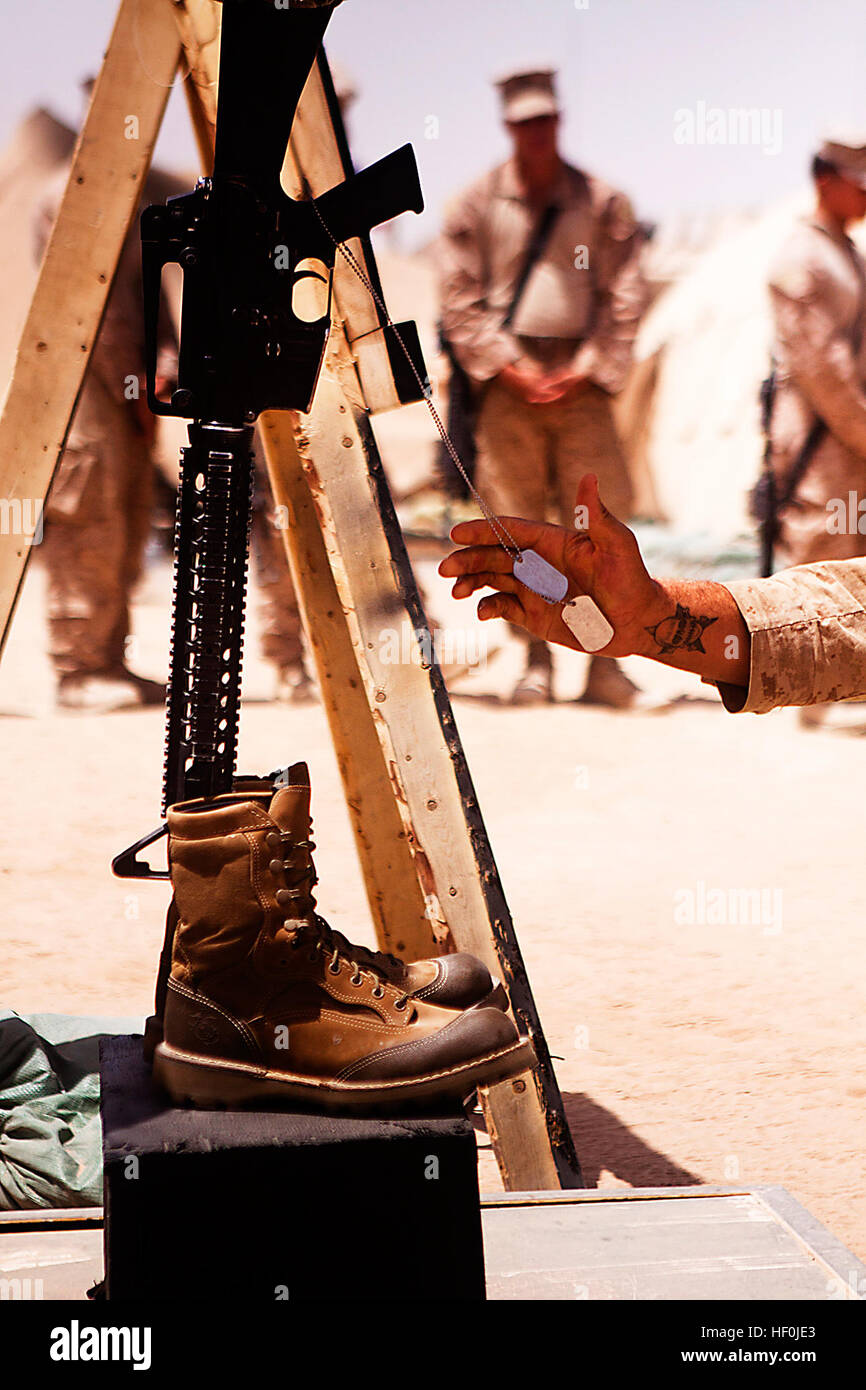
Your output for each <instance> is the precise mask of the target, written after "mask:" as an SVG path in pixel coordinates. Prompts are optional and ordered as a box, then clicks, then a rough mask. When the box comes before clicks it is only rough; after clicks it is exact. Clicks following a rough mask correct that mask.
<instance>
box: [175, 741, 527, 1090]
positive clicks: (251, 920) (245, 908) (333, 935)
mask: <svg viewBox="0 0 866 1390" xmlns="http://www.w3.org/2000/svg"><path fill="white" fill-rule="evenodd" d="M287 781H288V784H287V785H286V786H284V787H280V788H278V789H277V790H275V791H272V792H271V791H269V792H267V793H264V794H237V793H233V794H231V795H226V796H222V797H217V798H214V799H213V800H209V801H195V802H186V803H182V804H181V805H178V806H174V807H172V808H170V810H169V814H168V822H169V860H170V866H171V876H172V883H173V885H174V890H175V898H176V904H177V912H178V918H179V920H178V924H177V929H176V933H175V941H174V951H173V956H172V969H171V976H170V979H169V981H168V990H167V999H166V1006H165V1024H164V1039H163V1041H162V1042H161V1043H160V1044H159V1045H158V1046H157V1048H156V1054H155V1057H154V1077H155V1079H156V1080H157V1081H158V1082H159V1083H160V1084H161V1085H163V1086H164V1087H165V1089H166V1090H167V1091H168V1092H169V1094H170V1095H171V1096H172V1098H173V1099H174V1100H175V1101H178V1102H183V1101H187V1100H189V1101H192V1102H193V1103H196V1104H200V1105H204V1106H213V1105H229V1106H238V1105H244V1104H252V1105H261V1104H266V1103H272V1102H277V1103H279V1104H282V1105H286V1106H291V1105H294V1104H296V1103H297V1102H301V1103H307V1104H311V1105H313V1106H315V1107H317V1108H321V1109H360V1108H363V1109H374V1110H380V1111H388V1110H394V1109H402V1108H404V1107H407V1106H410V1105H413V1104H421V1103H423V1104H427V1103H431V1102H432V1103H435V1102H437V1101H439V1100H441V1099H443V1098H445V1097H451V1098H454V1099H461V1098H463V1097H465V1096H467V1095H469V1094H471V1092H472V1091H473V1090H474V1089H475V1087H476V1086H478V1085H491V1084H493V1083H494V1082H496V1081H502V1080H505V1079H507V1078H509V1077H512V1076H515V1075H518V1074H519V1073H520V1072H524V1071H526V1070H528V1069H529V1068H531V1067H532V1066H534V1065H535V1055H534V1052H533V1049H532V1044H531V1042H530V1041H529V1040H528V1039H526V1038H521V1037H519V1036H518V1033H517V1030H516V1029H515V1027H514V1024H513V1023H512V1022H511V1020H510V1019H509V1018H508V1017H507V1015H506V1014H505V1013H503V1012H502V1011H500V1009H498V1008H490V1007H485V1005H484V1004H483V1003H480V1004H479V1003H474V1004H471V1005H470V1006H469V1007H465V1008H456V1007H453V1006H452V1007H443V1005H442V1004H441V1003H440V1002H438V1001H437V1002H431V996H430V993H429V986H430V985H435V983H436V980H435V979H431V980H430V981H429V982H428V984H426V985H425V984H424V983H420V982H419V981H418V980H416V979H414V978H413V976H412V973H411V972H412V971H413V970H415V969H416V967H414V966H404V965H403V964H402V963H401V962H399V961H397V960H395V958H394V957H389V956H384V955H382V954H381V953H379V952H372V951H366V950H364V949H363V948H360V947H354V946H352V945H351V944H350V943H349V942H348V941H347V940H346V939H345V937H343V936H341V935H340V934H339V933H338V932H335V931H332V930H331V928H330V927H329V926H328V924H327V922H325V921H324V919H323V918H322V917H320V916H319V914H318V913H317V912H316V902H315V898H314V896H313V891H312V890H313V886H314V884H315V882H316V874H315V868H314V865H313V858H312V851H313V849H314V847H315V846H314V844H313V841H312V840H311V838H310V834H311V825H310V816H309V799H310V787H309V779H308V775H307V769H306V767H305V765H304V764H303V763H301V764H297V765H296V766H295V767H294V768H292V769H290V773H289V777H288V779H287ZM445 959H448V958H447V957H446V958H445ZM470 959H471V958H470ZM423 964H426V966H427V967H430V966H435V965H436V964H437V963H436V962H427V963H423ZM482 969H483V967H482ZM424 973H426V974H428V975H429V973H430V972H429V969H428V970H427V971H426V972H422V974H424ZM487 978H488V980H489V976H488V977H487ZM434 993H435V991H434Z"/></svg>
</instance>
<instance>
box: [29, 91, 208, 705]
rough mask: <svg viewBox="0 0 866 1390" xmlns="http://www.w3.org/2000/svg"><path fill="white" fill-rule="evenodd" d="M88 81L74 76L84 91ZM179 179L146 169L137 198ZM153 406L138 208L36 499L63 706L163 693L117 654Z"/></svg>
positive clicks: (125, 622) (168, 336)
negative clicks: (46, 483)
mask: <svg viewBox="0 0 866 1390" xmlns="http://www.w3.org/2000/svg"><path fill="white" fill-rule="evenodd" d="M90 86H92V83H85V84H83V87H84V90H85V93H89V89H90ZM67 175H68V171H67V170H66V169H63V170H62V171H61V173H60V174H59V175H57V176H55V177H54V178H53V179H52V181H51V183H50V185H49V188H48V189H47V191H46V194H45V197H44V199H43V201H42V203H41V205H40V207H39V209H38V212H37V221H36V227H35V242H36V254H37V256H38V257H41V255H42V253H43V252H44V250H45V246H46V244H47V241H48V237H49V235H50V232H51V228H52V225H53V223H54V220H55V218H56V215H57V210H58V208H59V205H60V200H61V198H62V196H63V191H64V189H65V187H66V180H67ZM182 191H183V186H182V185H181V184H180V183H179V182H178V181H176V180H174V179H172V178H170V176H168V175H165V174H162V173H160V172H159V171H157V170H152V171H151V173H150V175H149V176H148V179H147V182H146V186H145V188H144V190H143V199H142V206H146V205H147V203H149V202H154V203H155V202H165V200H166V198H168V197H171V196H173V195H175V194H177V193H180V192H182ZM176 376H177V342H176V339H175V334H174V328H173V325H172V323H171V317H170V314H169V312H168V308H167V305H166V304H165V303H163V305H162V311H161V313H160V330H159V356H158V362H157V383H156V384H157V390H158V391H159V392H160V393H162V392H164V391H167V390H169V389H170V387H171V386H172V385H173V383H174V381H175V379H176ZM154 430H155V418H154V416H153V415H152V414H151V413H150V411H149V409H148V406H147V400H146V396H145V350H144V312H143V307H142V288H141V252H140V244H139V229H138V218H137V217H135V218H134V219H133V223H132V226H131V227H130V230H129V233H128V235H127V238H126V241H125V242H124V246H123V250H122V251H121V254H120V260H119V262H118V266H117V272H116V275H115V278H114V281H113V283H112V288H111V293H110V295H109V297H108V303H107V305H106V309H105V314H104V316H103V320H102V325H101V327H100V330H99V334H98V336H97V339H96V343H95V345H94V348H93V353H92V355H91V358H90V363H89V365H88V368H87V372H86V375H85V378H84V384H83V386H82V389H81V395H80V396H79V399H78V404H77V406H76V410H75V415H74V418H73V421H72V425H71V428H70V431H69V435H68V438H67V441H66V446H65V448H64V450H63V454H62V455H61V458H60V462H59V464H58V468H57V472H56V474H55V477H54V481H53V483H52V486H51V491H50V493H49V495H48V500H47V503H46V508H45V516H46V528H45V540H44V543H43V546H42V553H43V558H44V560H45V565H46V569H47V573H48V632H49V651H50V656H51V660H52V662H53V664H54V669H55V672H56V675H57V703H58V705H59V706H60V707H61V708H67V709H83V710H90V711H95V712H103V711H106V710H110V709H118V708H122V707H124V706H127V705H136V704H138V705H141V704H145V705H152V704H162V703H163V701H164V699H165V686H164V685H162V684H161V683H160V682H158V681H151V680H146V679H145V678H144V677H143V676H138V675H136V674H135V673H134V672H133V671H131V670H130V669H129V667H128V666H127V664H126V651H127V638H128V637H129V632H130V613H129V605H130V598H131V595H132V590H133V587H134V585H135V583H136V581H137V579H138V577H139V574H140V571H141V565H142V559H143V555H144V548H145V544H146V541H147V537H148V533H149V529H150V521H151V507H152V498H153V471H154V461H153V442H154Z"/></svg>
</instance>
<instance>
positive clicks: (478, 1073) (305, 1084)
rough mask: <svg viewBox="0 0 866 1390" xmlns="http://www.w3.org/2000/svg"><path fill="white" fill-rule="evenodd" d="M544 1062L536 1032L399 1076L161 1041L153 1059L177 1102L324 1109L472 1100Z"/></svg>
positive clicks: (396, 1107)
mask: <svg viewBox="0 0 866 1390" xmlns="http://www.w3.org/2000/svg"><path fill="white" fill-rule="evenodd" d="M536 1064H537V1058H536V1056H535V1049H534V1048H533V1046H532V1043H531V1042H530V1040H529V1039H528V1038H519V1039H518V1041H517V1042H516V1043H513V1044H512V1045H511V1046H510V1047H506V1048H500V1049H499V1051H497V1052H492V1053H489V1054H488V1055H487V1056H485V1057H476V1058H473V1060H472V1061H470V1062H464V1063H462V1065H461V1066H459V1067H453V1068H451V1069H450V1070H447V1071H440V1072H431V1073H429V1074H428V1075H426V1076H410V1077H405V1078H400V1079H398V1080H394V1081H385V1082H363V1081H336V1080H332V1079H328V1080H325V1079H320V1078H316V1077H311V1076H297V1075H294V1074H292V1073H291V1072H283V1071H269V1070H268V1069H267V1068H265V1067H253V1066H248V1065H245V1064H244V1063H243V1062H229V1061H220V1062H215V1061H213V1060H212V1059H211V1058H209V1057H199V1056H197V1055H196V1054H195V1053H193V1052H181V1051H179V1050H178V1049H177V1048H174V1047H172V1046H171V1044H170V1043H164V1042H162V1043H159V1044H158V1045H157V1048H156V1052H155V1055H154V1059H153V1079H154V1081H155V1082H156V1084H157V1085H158V1086H161V1087H162V1089H163V1090H165V1091H167V1092H168V1094H169V1096H170V1097H171V1099H172V1100H173V1101H174V1102H175V1104H177V1105H195V1106H198V1107H200V1108H201V1109H204V1110H212V1109H215V1108H223V1107H225V1108H226V1109H229V1110H239V1109H244V1108H246V1107H264V1106H269V1105H270V1106H272V1105H273V1103H274V1102H278V1103H279V1104H280V1105H281V1106H282V1108H284V1109H285V1108H289V1107H290V1106H291V1105H294V1104H296V1103H301V1104H303V1105H306V1106H310V1107H312V1108H314V1109H316V1110H331V1111H334V1110H336V1111H340V1110H342V1111H347V1110H348V1111H359V1110H376V1111H379V1112H381V1111H383V1110H389V1111H390V1110H402V1109H411V1108H413V1107H415V1106H417V1105H419V1104H424V1103H426V1102H430V1101H438V1100H442V1099H444V1098H446V1097H447V1098H451V1099H455V1100H464V1099H465V1098H466V1097H467V1096H470V1095H471V1094H472V1092H473V1091H475V1090H476V1088H477V1087H478V1086H493V1085H495V1084H496V1083H497V1082H499V1081H508V1080H510V1079H511V1078H512V1077H515V1076H520V1075H521V1074H522V1073H523V1072H527V1071H531V1070H532V1068H533V1067H534V1066H536Z"/></svg>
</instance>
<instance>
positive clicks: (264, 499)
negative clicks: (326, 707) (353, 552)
mask: <svg viewBox="0 0 866 1390" xmlns="http://www.w3.org/2000/svg"><path fill="white" fill-rule="evenodd" d="M250 547H251V550H252V554H253V558H254V560H255V565H256V579H257V581H258V585H259V622H260V629H259V631H260V641H261V649H262V656H263V657H264V658H265V660H266V661H270V662H271V663H272V664H273V665H274V666H276V667H278V668H279V669H280V670H287V669H291V668H292V667H297V666H300V665H301V664H302V661H303V651H304V647H303V627H302V624H301V614H300V610H299V608H298V600H297V596H296V594H295V586H294V584H293V583H292V574H291V570H290V569H289V562H288V559H287V557H286V551H285V547H284V546H283V539H282V536H281V535H280V531H279V528H278V526H277V524H276V521H275V519H274V504H273V498H272V496H271V485H270V483H269V481H268V475H267V469H266V467H265V463H264V459H263V458H262V454H261V449H260V448H259V447H257V448H256V486H255V496H254V500H253V524H252V528H251V536H250Z"/></svg>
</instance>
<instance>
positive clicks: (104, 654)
mask: <svg viewBox="0 0 866 1390" xmlns="http://www.w3.org/2000/svg"><path fill="white" fill-rule="evenodd" d="M152 492H153V462H152V458H151V451H150V446H149V443H148V441H147V439H146V437H145V435H144V434H143V433H142V432H141V429H140V427H139V426H138V423H137V418H136V413H135V409H134V407H133V404H132V403H131V402H129V403H120V402H115V401H112V400H111V399H110V398H109V397H108V396H107V394H106V393H104V392H102V391H101V390H99V389H96V390H94V388H92V387H85V390H84V392H83V393H82V400H81V403H80V405H79V409H78V412H77V414H76V419H75V422H74V424H73V428H72V431H71V432H70V436H69V443H68V445H67V448H66V449H65V450H64V452H63V455H62V457H61V459H60V463H59V465H58V469H57V473H56V475H55V478H54V482H53V484H52V487H51V492H50V494H49V497H48V502H47V505H46V508H45V536H44V540H43V544H42V547H41V554H42V558H43V560H44V562H45V565H46V569H47V572H48V635H49V651H50V655H51V658H52V661H53V662H54V666H55V669H56V671H57V673H58V675H61V676H63V675H76V674H85V673H90V672H95V671H106V670H111V669H116V668H117V667H118V666H120V665H123V664H124V644H125V640H126V637H127V635H128V633H129V627H130V623H129V602H130V596H131V593H132V589H133V586H134V585H135V582H136V580H137V579H138V577H139V574H140V572H141V562H142V556H143V553H144V547H145V543H146V541H147V535H148V530H149V527H150V514H151V502H152Z"/></svg>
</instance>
